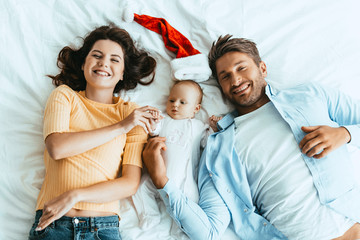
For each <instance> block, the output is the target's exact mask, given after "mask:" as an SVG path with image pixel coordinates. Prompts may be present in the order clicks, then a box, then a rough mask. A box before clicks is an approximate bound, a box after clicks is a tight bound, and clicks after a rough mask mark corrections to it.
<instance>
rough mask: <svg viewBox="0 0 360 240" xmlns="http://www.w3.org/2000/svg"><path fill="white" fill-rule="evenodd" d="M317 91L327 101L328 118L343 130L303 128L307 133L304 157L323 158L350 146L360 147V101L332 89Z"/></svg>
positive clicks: (318, 88) (302, 142)
mask: <svg viewBox="0 0 360 240" xmlns="http://www.w3.org/2000/svg"><path fill="white" fill-rule="evenodd" d="M315 88H316V90H317V91H318V94H319V95H321V96H323V97H324V99H325V101H326V104H327V107H328V113H329V117H330V118H331V119H332V120H333V121H334V122H336V123H338V124H339V125H340V127H329V126H308V127H305V126H304V127H302V130H303V131H304V132H306V133H307V135H306V136H305V137H304V139H303V140H302V141H301V142H300V148H301V149H302V151H303V153H305V154H307V155H308V156H309V157H314V158H322V157H325V156H326V155H328V154H329V153H330V152H332V151H333V150H335V149H337V148H339V147H340V146H342V145H344V144H346V143H349V142H351V143H352V144H353V145H355V146H357V147H360V101H359V100H356V99H353V98H351V97H350V96H348V95H346V94H344V93H342V92H340V91H339V90H337V89H334V88H331V87H324V86H322V87H320V86H317V85H315Z"/></svg>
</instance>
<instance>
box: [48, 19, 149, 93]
mask: <svg viewBox="0 0 360 240" xmlns="http://www.w3.org/2000/svg"><path fill="white" fill-rule="evenodd" d="M98 40H111V41H114V42H116V43H118V44H119V45H120V46H121V48H122V49H123V51H124V65H125V69H124V76H123V81H119V82H118V83H117V84H116V86H115V89H114V93H116V92H119V91H120V90H122V89H124V90H129V89H133V88H135V87H136V85H137V84H138V83H140V84H142V85H148V84H150V83H152V82H153V80H154V75H153V76H152V78H151V80H150V81H147V82H143V81H141V79H142V78H144V77H147V76H149V75H150V74H152V73H154V70H155V67H156V61H155V59H154V58H153V57H151V56H149V55H148V53H146V52H145V51H140V50H138V49H136V47H135V45H134V41H133V40H132V38H131V37H130V35H129V33H128V32H127V31H126V30H124V29H121V28H118V27H116V26H113V25H109V26H102V27H98V28H96V29H95V30H93V31H92V32H90V33H89V34H88V35H87V36H86V37H85V39H84V40H83V45H82V47H80V48H79V49H73V48H71V47H69V46H66V47H64V48H63V49H62V50H61V51H60V53H59V55H58V59H57V66H58V67H59V68H60V69H61V72H60V73H59V74H58V75H56V76H50V75H49V77H50V78H52V80H53V84H54V85H55V86H59V85H62V84H65V85H68V86H69V87H70V88H72V89H73V90H75V91H82V90H85V88H86V80H85V77H84V73H83V71H82V70H81V67H82V65H83V64H84V62H85V58H86V56H87V55H88V53H89V52H90V50H91V48H92V47H93V45H94V44H95V42H96V41H98ZM119 80H120V79H119Z"/></svg>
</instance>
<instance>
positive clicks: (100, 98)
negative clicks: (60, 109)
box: [85, 87, 113, 104]
mask: <svg viewBox="0 0 360 240" xmlns="http://www.w3.org/2000/svg"><path fill="white" fill-rule="evenodd" d="M85 97H86V98H88V99H90V100H91V101H94V102H99V103H105V104H112V103H113V90H111V89H110V90H109V89H102V90H99V89H96V90H93V89H91V88H88V87H86V89H85Z"/></svg>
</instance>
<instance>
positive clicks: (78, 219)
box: [29, 26, 158, 239]
mask: <svg viewBox="0 0 360 240" xmlns="http://www.w3.org/2000/svg"><path fill="white" fill-rule="evenodd" d="M58 66H59V67H60V69H61V72H60V74H58V75H56V76H50V77H51V78H52V79H53V83H54V84H55V85H56V86H57V88H56V89H54V91H53V92H52V93H51V95H50V97H49V99H48V102H47V105H46V108H45V113H44V130H43V134H44V140H45V145H46V149H45V153H44V161H45V168H46V175H45V179H44V183H43V185H42V188H41V190H40V193H39V197H38V200H37V206H36V209H37V211H36V217H35V223H34V225H33V227H32V229H31V230H30V235H29V239H38V238H41V239H78V238H81V239H99V238H100V239H121V237H120V234H119V229H118V226H119V219H120V218H119V216H118V215H119V202H118V200H119V199H123V198H126V197H129V196H131V195H133V194H134V193H135V192H136V190H137V188H138V185H139V182H140V176H141V167H142V164H141V152H142V149H143V146H144V143H146V141H147V132H149V131H150V122H149V120H150V119H151V118H152V114H151V113H149V111H151V112H153V111H158V110H157V109H156V108H153V107H149V106H145V107H140V108H139V107H138V106H137V105H136V104H134V103H131V102H125V101H124V100H122V99H121V98H119V97H114V94H113V93H116V92H119V91H120V90H128V89H133V88H135V87H136V85H137V83H140V84H144V85H146V84H150V83H151V82H152V81H153V78H152V79H151V81H150V82H142V81H141V79H142V78H144V77H146V76H149V75H151V74H152V73H153V72H154V69H155V66H156V61H155V60H154V59H153V58H152V57H150V56H149V55H148V54H147V53H145V52H141V51H139V50H137V49H136V48H135V46H134V43H133V40H132V39H131V37H130V35H129V34H128V33H127V32H126V31H125V30H123V29H120V28H117V27H110V26H103V27H99V28H97V29H95V30H94V31H92V32H91V33H90V34H89V35H88V36H87V37H86V38H85V39H84V44H83V46H82V47H81V48H79V49H72V48H70V47H64V48H63V49H62V50H61V51H60V53H59V57H58ZM120 169H121V174H119V173H120ZM119 175H121V177H118V176H119Z"/></svg>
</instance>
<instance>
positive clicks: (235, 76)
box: [231, 74, 242, 86]
mask: <svg viewBox="0 0 360 240" xmlns="http://www.w3.org/2000/svg"><path fill="white" fill-rule="evenodd" d="M241 81H242V76H241V75H240V74H232V76H231V85H232V86H238V85H239V84H240V83H241Z"/></svg>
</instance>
